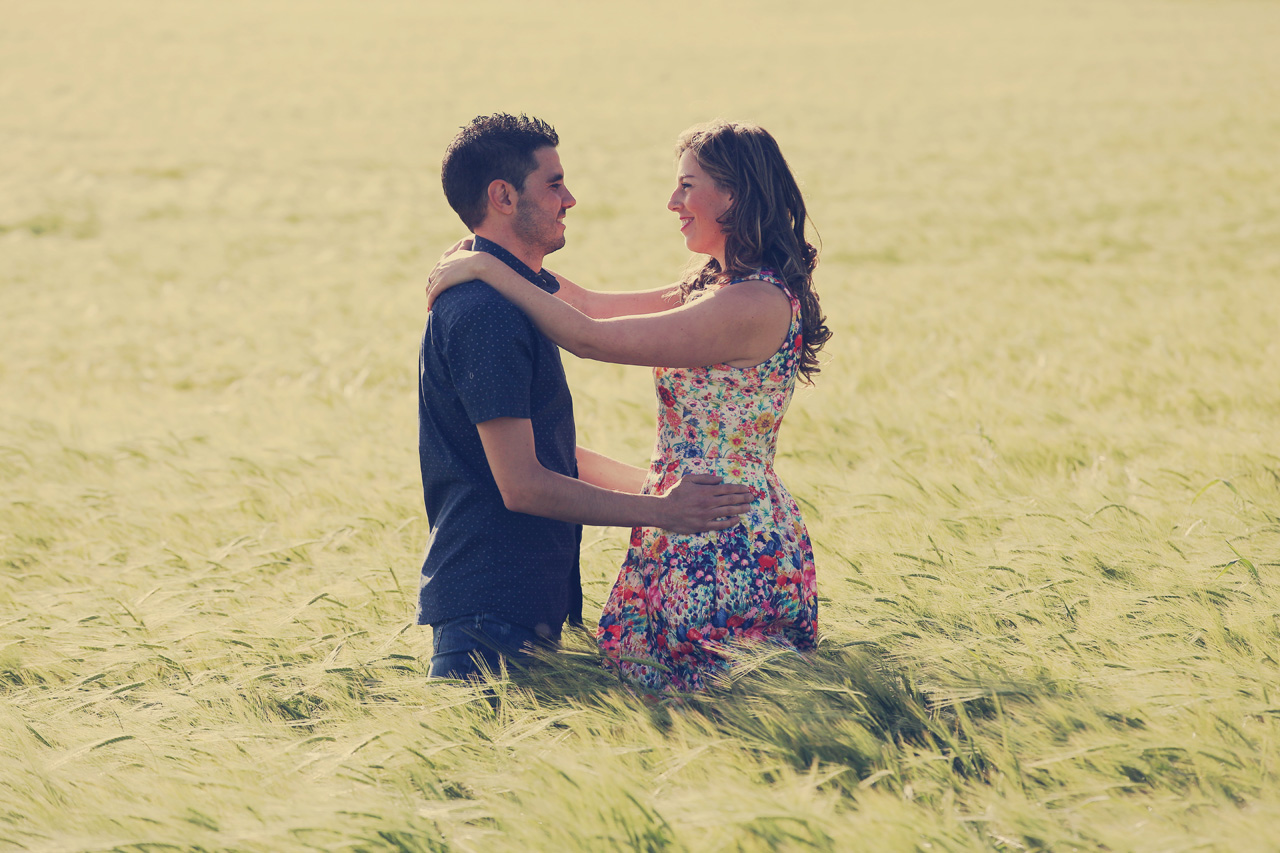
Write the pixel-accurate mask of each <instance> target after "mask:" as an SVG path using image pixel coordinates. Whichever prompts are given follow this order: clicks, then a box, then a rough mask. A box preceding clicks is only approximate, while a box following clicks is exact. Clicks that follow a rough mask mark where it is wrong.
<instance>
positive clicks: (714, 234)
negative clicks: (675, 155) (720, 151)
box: [667, 151, 733, 267]
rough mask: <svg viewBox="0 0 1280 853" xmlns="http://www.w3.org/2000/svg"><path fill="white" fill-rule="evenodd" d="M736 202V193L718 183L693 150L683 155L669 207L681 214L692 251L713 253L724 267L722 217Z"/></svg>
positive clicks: (681, 223) (677, 168) (686, 242)
mask: <svg viewBox="0 0 1280 853" xmlns="http://www.w3.org/2000/svg"><path fill="white" fill-rule="evenodd" d="M732 203H733V196H731V195H729V193H727V192H725V191H724V190H722V189H720V187H718V186H716V183H715V181H713V180H711V177H710V176H709V175H708V174H707V173H706V172H705V171H703V169H702V166H701V165H700V164H699V163H698V158H697V157H696V156H695V155H694V153H693V152H692V151H685V152H684V153H683V154H681V155H680V163H679V165H678V166H677V167H676V190H675V192H673V193H672V194H671V200H670V201H668V202H667V209H668V210H673V211H675V212H676V214H677V215H678V216H679V217H680V233H681V234H683V235H684V244H685V246H687V247H688V249H689V251H690V252H698V253H700V254H703V255H711V256H712V257H714V258H715V259H716V260H717V261H719V262H720V265H721V266H722V267H723V266H724V230H723V229H722V228H721V227H720V222H719V219H720V217H722V216H724V214H725V211H727V210H728V209H729V205H731V204H732Z"/></svg>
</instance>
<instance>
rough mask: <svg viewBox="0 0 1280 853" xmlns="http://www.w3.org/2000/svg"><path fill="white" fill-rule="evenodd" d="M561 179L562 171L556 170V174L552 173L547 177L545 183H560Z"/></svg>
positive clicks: (562, 178) (562, 177)
mask: <svg viewBox="0 0 1280 853" xmlns="http://www.w3.org/2000/svg"><path fill="white" fill-rule="evenodd" d="M563 180H564V172H557V173H556V174H554V175H552V176H551V177H549V178H547V183H549V184H558V183H560V182H561V181H563Z"/></svg>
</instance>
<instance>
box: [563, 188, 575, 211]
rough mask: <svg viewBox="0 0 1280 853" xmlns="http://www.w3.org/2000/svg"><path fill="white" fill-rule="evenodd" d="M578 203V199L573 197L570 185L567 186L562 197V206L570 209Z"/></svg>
mask: <svg viewBox="0 0 1280 853" xmlns="http://www.w3.org/2000/svg"><path fill="white" fill-rule="evenodd" d="M577 203H578V200H577V199H576V198H574V197H573V193H571V192H569V188H568V187H565V188H564V195H563V197H562V198H561V199H560V206H561V207H563V208H564V209H565V210H568V209H569V208H571V207H573V206H574V205H575V204H577Z"/></svg>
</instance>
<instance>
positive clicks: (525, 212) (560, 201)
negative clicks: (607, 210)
mask: <svg viewBox="0 0 1280 853" xmlns="http://www.w3.org/2000/svg"><path fill="white" fill-rule="evenodd" d="M533 156H534V159H535V160H536V161H537V163H538V166H537V168H536V169H534V170H533V171H532V172H530V173H529V176H528V177H527V178H525V179H524V190H523V191H522V192H521V193H520V195H519V197H518V198H517V199H516V212H515V219H514V220H513V221H512V225H511V227H512V228H513V229H514V230H515V233H516V236H517V237H518V238H520V240H521V241H523V242H524V243H525V244H526V245H527V246H528V247H529V248H531V249H535V250H537V251H539V252H541V253H542V254H544V255H549V254H551V253H552V252H554V251H556V250H557V249H562V248H564V214H565V211H567V210H568V209H569V208H571V207H573V206H574V205H575V204H577V203H578V201H577V199H575V198H574V197H573V193H571V192H569V189H568V187H566V186H565V185H564V169H563V168H561V166H560V155H559V154H558V153H556V149H554V148H550V147H548V148H539V149H538V150H537V151H535V152H533Z"/></svg>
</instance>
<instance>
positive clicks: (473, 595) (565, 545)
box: [418, 237, 582, 631]
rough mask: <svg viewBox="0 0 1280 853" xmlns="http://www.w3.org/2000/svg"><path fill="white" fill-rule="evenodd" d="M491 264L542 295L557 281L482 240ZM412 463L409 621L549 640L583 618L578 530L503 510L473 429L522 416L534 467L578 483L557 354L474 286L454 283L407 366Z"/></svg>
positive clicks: (517, 314)
mask: <svg viewBox="0 0 1280 853" xmlns="http://www.w3.org/2000/svg"><path fill="white" fill-rule="evenodd" d="M474 247H475V250H476V251H478V252H488V253H490V254H492V255H494V256H495V257H497V258H500V259H501V260H502V261H503V262H504V263H506V264H507V266H509V267H511V268H512V269H514V270H515V271H516V272H518V273H520V275H522V276H524V277H525V278H526V279H528V280H529V282H530V284H531V285H533V286H536V287H539V288H541V289H543V290H545V291H547V292H548V293H555V292H556V291H557V290H558V289H559V284H558V283H557V282H556V280H555V276H553V275H551V273H549V272H547V271H546V270H543V271H542V272H539V273H535V272H534V271H533V270H531V269H529V267H528V266H526V265H525V264H524V263H522V262H521V261H520V260H519V259H518V258H516V257H515V256H514V255H512V254H511V253H510V252H508V251H507V250H506V249H504V248H502V247H501V246H499V245H498V244H497V243H494V242H492V241H490V240H486V239H484V238H483V237H476V238H475V244H474ZM418 376H419V381H418V457H419V459H420V461H421V463H422V491H423V497H424V499H425V502H426V508H427V520H428V522H429V523H430V525H431V542H430V545H429V546H428V548H427V555H426V559H425V560H424V561H423V564H422V586H421V588H420V590H419V593H418V623H419V624H421V625H433V624H437V623H439V622H443V621H445V620H448V619H454V618H456V617H459V616H468V615H471V614H473V613H491V614H494V615H496V616H499V617H501V618H503V619H506V620H507V621H509V622H513V623H515V624H517V625H523V626H525V627H527V628H532V629H537V628H538V626H540V625H546V626H548V627H549V628H551V630H552V631H558V630H559V628H560V625H561V624H563V623H564V621H565V618H566V616H568V617H571V618H572V619H573V621H574V622H580V621H581V618H582V587H581V582H580V580H579V572H578V545H579V542H580V541H581V536H582V527H581V526H580V525H576V524H569V523H567V522H563V521H554V520H552V519H549V518H540V517H539V516H536V515H526V514H524V513H518V512H512V511H510V510H509V509H507V508H506V507H505V506H504V505H503V503H502V494H501V493H500V492H499V491H498V484H497V483H496V482H495V481H494V479H493V473H492V472H491V471H490V470H489V462H488V460H487V458H486V457H485V455H484V447H483V445H481V443H480V434H479V432H478V431H477V430H476V424H479V423H483V422H484V421H487V420H492V419H493V418H528V419H529V420H530V421H532V423H533V438H534V446H535V451H536V453H537V456H538V461H539V462H541V463H542V465H543V466H544V467H546V468H547V469H549V470H551V471H555V472H556V473H559V474H564V475H565V476H568V477H577V476H578V464H577V455H576V446H577V437H576V434H575V432H574V425H573V401H572V399H571V398H570V396H569V386H568V384H567V383H566V382H565V376H564V367H563V366H562V365H561V364H560V350H559V348H558V347H557V346H556V345H555V344H554V343H552V342H551V341H550V340H549V339H548V338H547V337H546V336H545V335H543V334H542V333H541V332H539V331H538V329H537V327H536V326H534V325H533V323H532V322H531V321H530V320H529V318H528V317H526V316H525V314H524V312H522V311H521V310H520V309H519V308H517V307H516V306H515V305H513V304H512V303H511V302H508V301H507V300H506V299H505V298H504V297H503V296H502V295H501V294H499V293H498V292H497V291H496V290H494V289H493V288H492V287H490V286H489V285H487V284H485V283H483V282H481V281H470V282H467V283H465V284H460V285H457V286H456V287H453V288H451V289H449V290H447V291H446V292H444V293H443V294H441V295H440V297H439V298H438V299H437V300H436V302H435V304H434V305H433V307H432V310H431V313H430V314H429V315H428V316H427V327H426V330H425V331H424V332H423V335H422V349H421V352H420V355H419V360H418Z"/></svg>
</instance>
